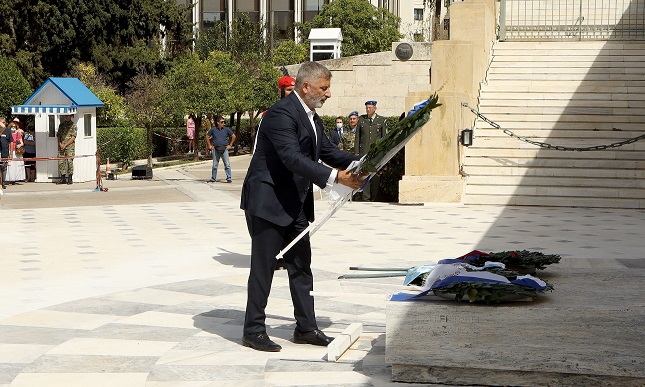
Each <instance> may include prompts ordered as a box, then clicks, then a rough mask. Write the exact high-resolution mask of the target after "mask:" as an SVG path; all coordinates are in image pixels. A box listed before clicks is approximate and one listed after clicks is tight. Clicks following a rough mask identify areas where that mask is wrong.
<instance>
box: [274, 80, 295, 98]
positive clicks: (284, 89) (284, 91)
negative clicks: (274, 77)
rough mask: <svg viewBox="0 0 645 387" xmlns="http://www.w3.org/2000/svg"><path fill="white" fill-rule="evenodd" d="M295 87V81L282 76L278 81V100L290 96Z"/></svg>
mask: <svg viewBox="0 0 645 387" xmlns="http://www.w3.org/2000/svg"><path fill="white" fill-rule="evenodd" d="M295 87H296V80H295V79H293V78H291V77H290V76H288V75H285V76H283V77H282V78H280V79H279V80H278V89H279V90H280V98H284V97H286V96H288V95H289V94H291V92H292V91H293V89H294V88H295Z"/></svg>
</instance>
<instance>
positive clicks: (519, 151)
mask: <svg viewBox="0 0 645 387" xmlns="http://www.w3.org/2000/svg"><path fill="white" fill-rule="evenodd" d="M478 140H479V139H477V140H475V145H478V144H479V142H478ZM521 144H525V143H523V142H519V141H518V142H517V145H518V146H519V145H521ZM526 145H529V144H526ZM627 146H628V145H627ZM622 148H623V147H619V148H612V149H611V150H610V149H606V150H601V151H588V152H568V151H559V150H555V149H545V148H540V147H537V146H533V145H531V148H511V147H509V146H505V147H499V148H483V147H481V146H471V147H469V148H468V149H467V150H465V152H464V157H467V158H472V159H468V161H469V164H468V165H469V166H472V165H491V164H492V165H499V163H500V162H503V163H512V162H514V161H515V160H516V159H530V160H534V159H536V158H538V157H539V158H540V159H557V160H561V161H562V163H567V162H568V160H571V159H579V160H636V161H640V160H645V146H643V147H641V148H640V149H638V150H634V149H633V148H632V149H624V150H620V149H622ZM482 160H486V161H482Z"/></svg>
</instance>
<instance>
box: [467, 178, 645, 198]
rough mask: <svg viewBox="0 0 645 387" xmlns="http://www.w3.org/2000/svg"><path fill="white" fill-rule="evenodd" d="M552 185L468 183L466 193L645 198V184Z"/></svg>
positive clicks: (556, 183)
mask: <svg viewBox="0 0 645 387" xmlns="http://www.w3.org/2000/svg"><path fill="white" fill-rule="evenodd" d="M551 183H552V186H539V185H530V184H524V182H522V183H521V184H519V185H467V186H466V190H465V192H464V193H465V194H466V195H519V196H558V197H561V198H567V197H575V198H605V199H642V200H645V192H643V186H639V187H634V188H630V187H604V186H602V187H580V186H576V187H571V186H569V185H567V186H560V185H559V184H561V182H558V181H557V180H556V179H553V181H552V182H551Z"/></svg>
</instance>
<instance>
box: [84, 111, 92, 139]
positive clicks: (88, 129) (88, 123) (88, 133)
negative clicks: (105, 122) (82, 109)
mask: <svg viewBox="0 0 645 387" xmlns="http://www.w3.org/2000/svg"><path fill="white" fill-rule="evenodd" d="M83 134H84V135H85V137H92V115H91V114H83Z"/></svg>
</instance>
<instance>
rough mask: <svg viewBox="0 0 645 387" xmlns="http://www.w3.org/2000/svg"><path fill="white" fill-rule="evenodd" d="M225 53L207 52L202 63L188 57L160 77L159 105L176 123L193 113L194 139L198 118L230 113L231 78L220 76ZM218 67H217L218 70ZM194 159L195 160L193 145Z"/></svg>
mask: <svg viewBox="0 0 645 387" xmlns="http://www.w3.org/2000/svg"><path fill="white" fill-rule="evenodd" d="M227 56H228V54H226V53H221V52H213V53H211V54H210V55H209V56H208V58H206V60H201V59H200V58H199V56H198V55H197V54H191V55H188V56H186V57H185V58H183V59H182V60H180V61H179V62H177V63H176V65H175V66H173V67H172V68H171V69H170V70H169V71H168V73H167V74H166V76H165V78H164V85H165V88H166V90H169V91H170V92H168V93H165V94H164V98H163V101H162V105H163V106H164V108H165V110H166V111H168V112H169V113H170V114H172V116H173V117H174V118H175V120H176V121H178V122H183V121H184V117H186V116H187V115H188V114H190V113H193V114H195V116H196V119H195V138H199V131H200V129H201V125H202V117H203V116H205V115H206V114H209V113H216V114H222V112H226V113H228V112H231V111H232V109H233V107H232V103H231V99H230V98H229V97H228V93H229V92H230V90H231V89H233V84H234V79H231V78H230V77H227V76H225V75H224V73H225V72H224V71H223V69H222V67H223V66H222V63H221V62H222V61H223V58H224V57H227ZM218 66H219V67H218ZM197 148H198V149H197V150H196V152H195V159H196V160H197V159H198V157H199V152H198V150H199V144H197Z"/></svg>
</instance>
